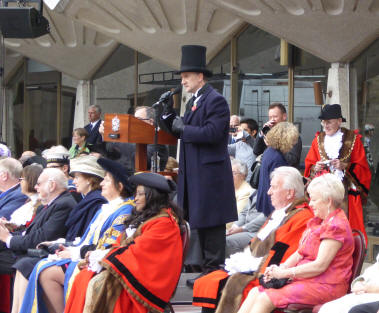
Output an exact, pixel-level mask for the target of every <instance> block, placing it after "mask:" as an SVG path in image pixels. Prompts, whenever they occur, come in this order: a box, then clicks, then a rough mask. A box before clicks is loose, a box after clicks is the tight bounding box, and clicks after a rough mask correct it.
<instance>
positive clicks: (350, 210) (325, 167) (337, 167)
mask: <svg viewBox="0 0 379 313" xmlns="http://www.w3.org/2000/svg"><path fill="white" fill-rule="evenodd" d="M319 119H320V120H321V125H322V128H323V131H322V132H317V133H316V138H315V139H314V140H313V142H312V146H311V148H310V149H309V152H308V154H307V156H306V158H305V171H304V176H305V177H310V178H313V177H314V176H316V175H320V174H323V172H330V173H332V174H334V175H336V176H337V177H338V178H340V179H341V181H342V182H343V183H344V186H345V190H346V191H347V197H346V199H345V203H344V204H343V205H342V208H343V209H344V210H345V213H346V216H347V217H348V218H349V222H350V226H351V228H352V229H358V230H360V231H361V232H362V233H363V234H365V235H366V231H365V227H364V223H363V212H362V203H361V201H362V199H365V198H366V197H367V194H368V191H369V189H370V182H371V172H370V169H369V166H368V164H367V160H366V155H365V150H364V147H363V144H362V141H361V137H362V136H361V135H360V134H359V133H358V131H357V130H354V131H353V130H349V129H346V128H344V127H341V124H342V122H346V120H345V118H343V117H342V113H341V106H340V105H339V104H326V105H324V106H323V108H322V111H321V115H320V116H319ZM366 239H367V237H366Z"/></svg>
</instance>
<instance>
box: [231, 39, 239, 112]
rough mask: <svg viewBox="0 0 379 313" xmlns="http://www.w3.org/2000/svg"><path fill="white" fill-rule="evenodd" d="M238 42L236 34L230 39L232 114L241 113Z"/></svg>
mask: <svg viewBox="0 0 379 313" xmlns="http://www.w3.org/2000/svg"><path fill="white" fill-rule="evenodd" d="M237 42H238V37H237V36H234V37H233V38H232V40H231V41H230V74H231V75H230V113H231V114H232V115H233V114H235V115H238V113H239V112H238V111H239V105H238V72H239V69H238V59H237Z"/></svg>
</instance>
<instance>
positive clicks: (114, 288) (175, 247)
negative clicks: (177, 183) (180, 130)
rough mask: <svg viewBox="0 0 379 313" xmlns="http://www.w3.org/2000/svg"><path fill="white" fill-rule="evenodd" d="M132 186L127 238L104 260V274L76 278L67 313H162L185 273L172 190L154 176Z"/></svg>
mask: <svg viewBox="0 0 379 313" xmlns="http://www.w3.org/2000/svg"><path fill="white" fill-rule="evenodd" d="M130 181H131V182H132V183H134V184H136V185H137V190H136V195H135V204H136V208H135V211H134V212H133V213H132V215H131V217H130V219H128V220H127V222H126V226H127V230H126V234H123V235H122V237H121V238H119V243H120V245H119V246H116V247H114V248H113V249H112V250H111V251H110V252H109V253H108V254H107V255H106V256H105V257H104V258H103V259H102V261H101V262H100V264H101V266H102V267H103V269H102V271H101V272H100V273H99V274H97V275H96V273H95V272H93V271H90V270H88V269H87V268H86V269H83V270H82V271H81V273H79V274H78V275H77V277H76V278H75V281H74V284H73V287H72V289H71V293H70V295H69V298H68V301H67V303H66V308H65V312H66V313H74V312H97V313H102V312H103V313H108V312H115V313H118V312H135V313H137V312H138V313H145V312H148V311H149V312H163V311H164V308H165V306H166V304H167V302H168V301H169V300H170V298H171V295H172V294H173V292H174V290H175V288H176V285H177V282H178V280H179V277H180V272H181V267H182V241H181V237H180V229H179V224H180V222H181V220H180V216H179V213H178V210H177V208H176V207H175V206H174V205H173V204H172V203H171V202H170V201H169V197H168V195H169V192H170V191H171V189H170V185H169V184H168V182H167V181H166V179H165V178H164V177H163V176H161V175H158V174H153V173H141V174H137V175H135V176H133V177H131V178H130ZM89 259H90V264H89V265H90V267H91V268H94V266H91V256H90V257H89ZM88 282H89V283H88ZM87 285H88V287H87V288H84V287H86V286H87Z"/></svg>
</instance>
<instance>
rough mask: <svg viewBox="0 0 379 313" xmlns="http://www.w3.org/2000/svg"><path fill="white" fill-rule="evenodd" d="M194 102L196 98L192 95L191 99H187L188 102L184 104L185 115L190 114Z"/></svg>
mask: <svg viewBox="0 0 379 313" xmlns="http://www.w3.org/2000/svg"><path fill="white" fill-rule="evenodd" d="M195 100H196V97H195V96H194V95H193V96H192V97H191V99H189V101H188V102H187V104H186V113H188V112H191V109H192V107H193V104H194V102H195Z"/></svg>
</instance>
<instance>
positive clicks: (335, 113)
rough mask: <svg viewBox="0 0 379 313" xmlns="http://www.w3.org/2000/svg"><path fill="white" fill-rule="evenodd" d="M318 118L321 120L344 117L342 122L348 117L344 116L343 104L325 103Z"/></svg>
mask: <svg viewBox="0 0 379 313" xmlns="http://www.w3.org/2000/svg"><path fill="white" fill-rule="evenodd" d="M318 118H319V119H320V120H332V119H336V118H342V122H346V119H345V118H344V117H342V113H341V106H340V105H339V104H325V105H324V106H323V107H322V110H321V115H320V116H319V117H318Z"/></svg>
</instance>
